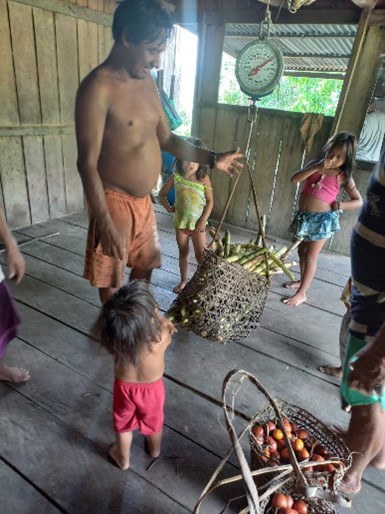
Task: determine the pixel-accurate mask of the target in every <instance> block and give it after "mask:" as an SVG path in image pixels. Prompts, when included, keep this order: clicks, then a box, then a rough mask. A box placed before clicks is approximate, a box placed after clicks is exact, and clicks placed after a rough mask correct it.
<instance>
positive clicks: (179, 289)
mask: <svg viewBox="0 0 385 514" xmlns="http://www.w3.org/2000/svg"><path fill="white" fill-rule="evenodd" d="M186 284H187V280H182V281H181V282H179V284H178V285H177V286H175V287H174V289H173V291H174V293H177V294H179V293H181V292H182V291H183V289H184V288H185V287H186Z"/></svg>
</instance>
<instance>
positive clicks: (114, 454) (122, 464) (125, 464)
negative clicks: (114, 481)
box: [108, 443, 130, 470]
mask: <svg viewBox="0 0 385 514" xmlns="http://www.w3.org/2000/svg"><path fill="white" fill-rule="evenodd" d="M108 455H109V456H110V457H111V459H112V460H113V461H114V462H115V464H116V465H117V466H118V468H120V469H123V470H126V469H128V468H129V467H130V461H124V460H123V459H122V458H121V456H120V455H119V452H118V448H117V446H116V443H114V444H113V445H112V446H111V449H110V451H109V452H108Z"/></svg>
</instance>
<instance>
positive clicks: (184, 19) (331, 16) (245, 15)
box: [175, 4, 361, 26]
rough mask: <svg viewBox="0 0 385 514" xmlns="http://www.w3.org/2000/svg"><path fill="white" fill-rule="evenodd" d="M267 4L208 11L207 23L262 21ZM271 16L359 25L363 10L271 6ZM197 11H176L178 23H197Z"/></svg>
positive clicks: (276, 20)
mask: <svg viewBox="0 0 385 514" xmlns="http://www.w3.org/2000/svg"><path fill="white" fill-rule="evenodd" d="M265 10H266V8H265V6H263V5H262V4H261V8H260V7H259V6H256V7H255V9H252V10H251V9H245V10H241V9H240V10H225V11H219V10H217V11H210V12H207V15H206V16H207V24H208V25H210V24H213V23H216V24H226V23H261V21H262V20H263V18H264V16H265ZM270 10H271V16H272V19H273V22H274V23H275V24H277V25H281V24H285V25H287V24H292V25H293V24H294V25H306V24H312V25H341V24H347V25H349V24H354V25H357V24H358V22H359V20H360V15H361V10H360V9H358V7H357V8H354V7H353V9H352V10H347V9H313V10H311V9H304V10H299V11H298V12H296V13H295V14H292V13H290V12H288V11H283V10H281V11H279V9H276V8H273V7H272V8H271V9H270ZM197 16H198V15H197V11H196V10H195V9H194V10H183V11H179V12H178V11H177V12H176V13H175V17H176V18H175V20H176V23H178V24H179V25H182V26H183V24H185V23H196V20H197Z"/></svg>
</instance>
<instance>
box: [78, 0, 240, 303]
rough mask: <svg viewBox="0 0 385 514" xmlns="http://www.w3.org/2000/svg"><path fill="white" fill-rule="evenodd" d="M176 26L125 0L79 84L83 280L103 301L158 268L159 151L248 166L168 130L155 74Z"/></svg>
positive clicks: (150, 5)
mask: <svg viewBox="0 0 385 514" xmlns="http://www.w3.org/2000/svg"><path fill="white" fill-rule="evenodd" d="M171 28H172V22H171V21H170V17H169V14H168V12H167V11H166V10H165V9H164V8H163V7H162V5H161V4H160V3H159V2H158V1H157V0H148V1H147V2H143V1H141V0H130V1H127V0H124V1H123V2H122V3H121V4H119V6H118V8H117V9H116V11H115V15H114V19H113V26H112V33H113V37H114V45H113V47H112V50H111V53H110V55H109V56H108V57H107V59H106V61H104V62H103V63H102V64H100V65H99V66H98V67H97V68H95V69H94V70H92V71H91V72H90V73H89V75H87V77H86V78H85V79H84V80H83V81H82V83H81V84H80V86H79V90H78V93H77V99H76V137H77V144H78V170H79V173H80V175H81V178H82V182H83V187H84V191H85V195H86V198H87V202H88V206H89V211H90V225H89V233H88V242H87V251H86V263H85V272H84V276H85V278H87V279H89V280H90V282H91V284H92V285H94V286H96V287H98V288H99V295H100V299H101V301H102V302H103V303H104V302H105V301H106V299H107V298H109V297H110V296H111V295H112V294H113V293H114V292H115V291H116V290H117V289H118V288H119V287H120V286H121V285H122V284H123V279H124V270H125V266H126V265H127V266H129V267H130V268H131V274H130V280H133V279H145V280H149V279H150V277H151V272H152V270H153V269H154V268H156V267H159V266H160V251H159V243H158V238H157V230H156V221H155V215H154V212H153V208H152V205H151V200H150V196H149V195H150V192H151V191H152V189H153V188H154V187H155V185H156V183H157V181H158V177H159V173H160V170H161V150H165V151H167V152H169V153H171V154H172V155H174V156H175V157H179V158H180V159H182V160H185V161H191V162H199V163H202V164H209V165H211V166H212V167H214V165H215V167H216V168H217V169H219V170H221V171H224V172H226V173H228V174H230V175H232V174H233V173H238V172H239V171H240V170H241V169H242V167H243V165H242V164H241V163H240V162H239V160H238V159H240V158H241V157H242V154H241V153H239V149H238V150H237V151H235V152H234V151H232V152H226V153H221V154H216V153H214V152H210V151H208V150H206V149H203V148H197V147H195V146H193V145H191V144H189V143H187V142H186V141H184V140H183V139H182V138H180V137H178V136H176V135H175V134H173V133H172V132H171V131H170V128H169V126H168V123H167V120H166V117H165V115H164V112H163V109H162V106H161V102H160V99H159V95H158V91H157V89H156V86H155V83H154V81H153V79H152V78H151V70H152V69H153V68H158V67H159V60H160V56H161V54H162V52H163V51H164V50H165V46H166V40H167V37H168V35H169V33H170V31H171Z"/></svg>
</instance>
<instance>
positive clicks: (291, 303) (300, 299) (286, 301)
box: [282, 293, 306, 307]
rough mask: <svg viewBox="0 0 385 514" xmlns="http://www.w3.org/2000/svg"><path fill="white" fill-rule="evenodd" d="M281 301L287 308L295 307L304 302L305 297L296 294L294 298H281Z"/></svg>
mask: <svg viewBox="0 0 385 514" xmlns="http://www.w3.org/2000/svg"><path fill="white" fill-rule="evenodd" d="M282 301H283V303H284V304H285V305H288V306H289V307H297V305H301V303H304V302H306V295H305V294H302V293H301V294H300V293H296V294H295V295H294V296H289V297H287V298H283V300H282Z"/></svg>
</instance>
